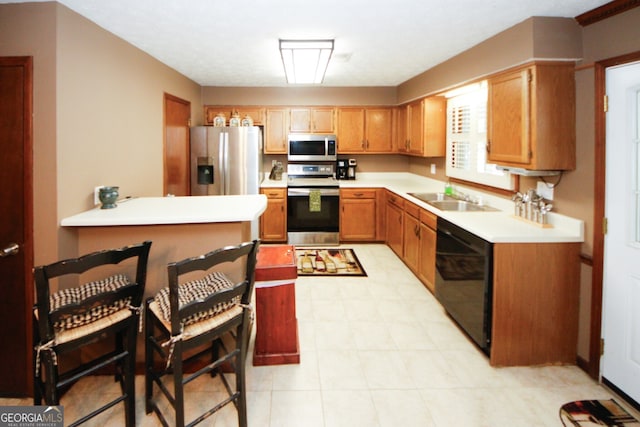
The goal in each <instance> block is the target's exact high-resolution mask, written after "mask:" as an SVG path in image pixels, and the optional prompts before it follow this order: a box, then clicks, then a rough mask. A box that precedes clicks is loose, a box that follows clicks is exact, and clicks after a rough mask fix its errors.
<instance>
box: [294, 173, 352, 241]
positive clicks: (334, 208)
mask: <svg viewBox="0 0 640 427" xmlns="http://www.w3.org/2000/svg"><path fill="white" fill-rule="evenodd" d="M287 175H288V181H287V239H288V242H289V244H292V245H299V246H300V245H337V244H339V243H340V230H339V225H340V189H339V187H338V181H337V180H336V178H335V176H334V164H333V163H314V164H298V163H294V164H292V163H289V165H288V166H287Z"/></svg>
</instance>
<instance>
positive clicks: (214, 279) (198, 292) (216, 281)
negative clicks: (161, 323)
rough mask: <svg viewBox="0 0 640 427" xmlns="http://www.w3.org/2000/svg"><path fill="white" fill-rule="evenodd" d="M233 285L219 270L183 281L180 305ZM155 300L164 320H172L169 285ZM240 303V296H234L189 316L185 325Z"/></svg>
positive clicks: (179, 290)
mask: <svg viewBox="0 0 640 427" xmlns="http://www.w3.org/2000/svg"><path fill="white" fill-rule="evenodd" d="M231 287H233V282H231V281H230V280H229V279H228V278H227V276H225V274H224V273H220V272H217V271H216V272H213V273H211V274H208V275H207V276H205V277H203V278H202V279H198V280H192V281H190V282H185V283H182V284H181V285H180V286H179V287H178V306H179V307H182V306H184V305H186V304H188V303H190V302H191V301H195V300H198V299H204V298H206V297H207V296H209V295H211V294H213V293H215V292H218V291H221V290H223V289H226V288H231ZM154 300H155V302H157V303H158V306H159V308H160V313H161V315H162V317H163V318H164V320H165V321H170V319H171V305H170V302H169V287H168V286H167V287H165V288H163V289H161V290H160V292H158V294H157V295H156V296H155V298H154ZM238 303H240V297H239V296H237V297H235V298H233V300H231V301H226V302H222V303H220V304H216V305H215V306H214V307H212V308H211V309H210V310H207V311H202V312H199V313H196V314H193V315H191V316H189V317H187V318H186V319H185V321H184V325H185V326H187V325H190V324H192V323H196V322H199V321H201V320H205V319H208V318H210V317H213V316H216V315H217V314H220V313H222V312H224V311H226V310H228V309H230V308H232V307H233V306H235V305H237V304H238Z"/></svg>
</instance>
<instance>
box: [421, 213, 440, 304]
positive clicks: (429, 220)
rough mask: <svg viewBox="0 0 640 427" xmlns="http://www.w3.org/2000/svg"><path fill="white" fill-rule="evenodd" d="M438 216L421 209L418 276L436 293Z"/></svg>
mask: <svg viewBox="0 0 640 427" xmlns="http://www.w3.org/2000/svg"><path fill="white" fill-rule="evenodd" d="M437 222H438V217H437V216H436V215H435V214H433V213H431V212H429V211H427V210H424V209H421V210H420V242H419V245H420V250H419V251H420V255H419V257H418V278H419V279H420V280H421V281H422V283H424V284H425V286H426V287H427V289H429V290H430V291H431V292H432V293H435V291H436V289H435V285H436V237H437V236H436V230H437Z"/></svg>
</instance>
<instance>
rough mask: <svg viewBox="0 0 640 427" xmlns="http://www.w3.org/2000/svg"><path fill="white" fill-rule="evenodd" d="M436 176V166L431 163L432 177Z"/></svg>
mask: <svg viewBox="0 0 640 427" xmlns="http://www.w3.org/2000/svg"><path fill="white" fill-rule="evenodd" d="M435 174H436V164H435V163H431V175H435Z"/></svg>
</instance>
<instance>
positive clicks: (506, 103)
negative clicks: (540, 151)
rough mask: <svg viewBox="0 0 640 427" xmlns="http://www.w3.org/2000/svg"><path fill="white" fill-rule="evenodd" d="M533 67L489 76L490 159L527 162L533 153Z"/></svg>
mask: <svg viewBox="0 0 640 427" xmlns="http://www.w3.org/2000/svg"><path fill="white" fill-rule="evenodd" d="M530 78H531V69H530V68H525V69H523V70H518V71H514V72H510V73H506V74H503V75H501V76H498V77H495V78H492V79H489V94H488V97H489V98H488V104H487V107H488V109H487V119H488V121H487V132H488V134H487V161H489V162H492V163H500V162H509V163H519V164H527V163H529V161H530V158H531V157H530V156H531V139H530V138H531V132H530V126H531V124H530V112H531V111H530V110H531V104H530V102H531V100H530V98H531V91H530V85H529V81H530Z"/></svg>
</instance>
